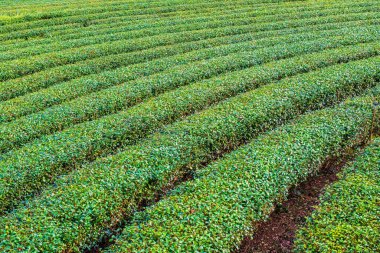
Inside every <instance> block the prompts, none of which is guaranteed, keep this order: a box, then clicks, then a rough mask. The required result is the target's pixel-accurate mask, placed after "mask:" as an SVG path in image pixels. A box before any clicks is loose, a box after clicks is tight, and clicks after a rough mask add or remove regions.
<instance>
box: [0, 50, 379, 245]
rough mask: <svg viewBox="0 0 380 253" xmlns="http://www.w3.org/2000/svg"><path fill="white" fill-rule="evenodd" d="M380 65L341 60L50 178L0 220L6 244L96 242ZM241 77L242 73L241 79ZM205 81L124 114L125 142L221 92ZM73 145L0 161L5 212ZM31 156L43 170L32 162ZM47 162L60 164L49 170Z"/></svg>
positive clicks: (349, 91)
mask: <svg viewBox="0 0 380 253" xmlns="http://www.w3.org/2000/svg"><path fill="white" fill-rule="evenodd" d="M379 62H380V58H379V57H375V58H370V59H367V60H361V61H356V62H351V63H346V64H341V65H338V66H333V67H328V68H324V69H321V70H318V71H315V72H310V73H307V74H302V75H299V76H296V77H292V78H289V79H284V80H283V81H280V82H279V83H274V84H272V85H267V86H264V87H261V88H259V89H257V90H254V91H251V92H248V93H245V94H242V95H239V96H237V97H234V98H231V99H228V100H226V101H225V102H223V103H221V104H219V105H216V106H214V107H211V108H210V109H208V110H205V111H202V112H200V113H196V114H194V115H192V116H189V117H188V118H186V119H185V120H183V121H179V122H177V123H174V124H173V125H170V126H169V127H166V128H164V129H163V130H161V131H159V132H158V133H156V134H153V136H151V137H150V138H148V139H146V140H144V141H143V142H141V143H139V144H137V145H134V146H130V147H128V148H126V149H125V150H124V151H123V152H121V153H118V154H116V155H114V156H110V157H107V158H103V159H99V160H97V161H95V162H94V163H91V164H89V165H86V166H85V167H84V168H79V169H78V170H75V171H73V173H72V174H69V175H67V176H65V177H63V178H60V179H58V180H57V181H55V183H54V187H51V188H49V187H48V189H47V190H46V191H44V192H43V193H42V194H41V195H40V196H39V197H37V198H36V199H35V200H34V201H31V202H27V207H26V208H20V209H18V210H15V211H13V212H12V213H11V214H9V216H5V218H4V219H2V220H1V222H0V224H1V226H3V228H4V227H5V226H6V227H7V232H6V233H4V234H3V238H2V241H4V243H3V245H4V246H3V247H4V248H7V247H11V245H13V244H17V245H18V246H19V247H20V248H21V249H26V248H32V249H37V248H38V249H40V250H45V251H49V250H69V249H70V250H78V249H79V248H81V247H85V246H90V245H93V244H95V243H96V241H97V240H99V239H100V238H101V237H102V236H104V234H105V233H107V232H106V231H107V229H109V228H111V227H113V226H115V225H117V224H118V223H119V222H120V220H122V219H123V218H124V217H125V216H128V215H131V214H132V213H133V212H134V211H135V208H136V207H137V205H138V203H139V202H140V201H141V200H142V199H146V200H147V201H149V200H152V199H154V198H155V194H156V193H157V191H159V190H160V189H161V188H163V187H165V186H167V185H168V184H170V182H172V181H173V180H175V179H176V178H178V177H180V176H181V175H182V174H183V173H184V172H186V171H187V170H188V169H190V170H194V169H196V168H197V167H199V166H201V165H202V164H204V163H207V162H210V161H211V160H213V159H214V158H215V157H216V156H218V155H220V154H222V153H223V152H225V151H227V150H230V149H232V148H235V147H237V146H238V145H240V144H241V143H243V142H245V141H247V140H249V139H251V138H253V137H254V136H256V135H257V134H259V133H262V132H264V131H266V130H268V129H271V128H273V127H275V126H278V125H280V124H282V123H284V122H286V121H288V120H290V119H293V118H295V117H296V116H297V115H300V114H302V113H304V112H306V111H308V110H314V109H319V108H323V107H325V106H328V105H332V104H335V103H337V102H339V101H341V100H343V99H344V98H346V97H347V96H350V95H354V94H356V93H359V92H361V91H363V90H364V89H365V88H366V87H371V86H374V85H375V83H376V81H378V80H379V79H380V68H379V66H380V64H379ZM250 73H252V72H248V74H250ZM264 73H268V72H267V71H264V72H262V74H264ZM237 78H238V77H236V78H235V79H237ZM246 79H247V77H246V76H240V78H239V79H238V82H242V81H244V80H246ZM226 80H227V79H226ZM210 84H212V83H210V82H209V83H207V82H206V83H204V84H203V85H200V86H195V87H192V86H189V87H184V88H182V89H178V90H176V91H174V92H173V93H167V94H164V95H163V96H159V97H157V98H156V99H152V100H150V101H148V102H147V103H144V104H142V105H141V106H139V107H135V108H132V110H131V111H130V113H132V112H135V116H132V114H130V115H129V117H128V118H127V119H126V120H125V121H124V128H125V126H126V125H128V126H130V127H131V131H130V132H129V134H127V135H125V136H124V138H129V139H130V138H135V137H137V136H139V135H140V134H142V133H146V131H148V128H149V127H150V126H152V125H158V124H159V121H160V120H163V119H167V120H168V119H170V118H172V119H173V112H175V113H178V114H180V115H183V113H181V111H182V112H185V113H184V114H187V113H189V112H193V111H194V110H196V109H197V107H198V106H199V105H202V104H204V102H203V101H205V100H206V101H209V100H210V99H212V97H214V96H216V97H217V96H221V95H220V94H221V93H222V92H223V87H224V86H228V84H229V82H228V81H227V82H225V83H223V82H220V83H219V85H220V88H215V86H212V85H210ZM231 88H232V89H234V88H233V87H231ZM206 90H207V91H206ZM205 91H206V92H205ZM227 91H228V89H226V91H225V92H227ZM205 94H210V95H208V96H206V95H205ZM211 94H213V95H211ZM227 94H228V93H227ZM173 95H175V96H173ZM193 99H194V100H193ZM185 109H186V110H185ZM371 112H372V111H371ZM151 115H155V116H154V118H152V117H151ZM353 122H359V120H354V121H353ZM97 127H98V128H97V131H99V135H100V136H102V140H104V138H108V139H109V140H115V138H114V137H112V136H110V135H106V134H105V131H104V129H110V127H109V126H105V125H100V124H98V125H97ZM100 127H105V128H104V129H100ZM137 127H140V130H136V129H137ZM87 129H88V128H87ZM115 134H116V135H119V136H120V135H121V133H120V132H117V133H115ZM66 136H67V137H70V135H66ZM71 136H72V135H71ZM61 138H62V137H61ZM87 138H88V137H86V136H82V139H87ZM71 141H73V142H72V143H65V144H61V145H59V144H58V143H59V139H58V137H56V138H55V139H52V140H51V142H50V143H51V144H52V145H56V148H54V149H55V150H53V148H52V147H48V148H47V149H45V150H42V149H41V146H38V144H37V145H35V146H34V147H33V146H32V147H28V148H29V151H28V150H27V149H20V150H19V151H17V153H14V154H13V156H11V157H8V158H6V159H4V160H3V161H1V162H0V166H1V168H2V171H1V175H2V176H3V179H5V180H3V181H2V182H1V185H0V187H1V188H0V189H1V191H0V193H2V195H1V197H0V199H1V202H0V203H1V204H2V208H3V209H4V207H7V205H9V204H11V203H12V201H13V202H15V200H16V199H19V198H20V196H23V195H24V196H25V193H28V192H29V193H31V192H33V191H35V190H37V189H40V188H41V187H43V186H44V184H45V185H46V183H47V182H50V181H51V179H52V178H54V177H55V176H56V175H57V174H60V173H62V171H63V170H64V169H65V167H64V165H67V164H69V163H70V162H72V161H74V160H75V159H78V157H76V158H73V157H72V155H73V154H74V153H75V152H77V150H79V149H80V148H82V147H83V146H84V145H83V144H82V146H80V147H79V148H78V147H75V146H74V145H78V144H77V143H78V141H77V140H74V139H71ZM46 142H48V141H46ZM101 143H102V142H101ZM101 143H100V144H101ZM86 145H88V147H91V152H95V153H96V154H97V155H100V153H101V151H102V150H103V148H102V149H100V146H101V145H100V146H91V143H89V144H86ZM62 150H64V151H66V152H63V153H62ZM67 151H68V152H67ZM27 152H30V153H29V154H27ZM48 152H52V153H51V154H52V155H49V154H48ZM59 152H61V153H59ZM87 154H88V153H85V154H84V156H83V155H82V156H81V157H79V158H83V157H85V156H86V155H87ZM38 155H40V156H41V158H42V160H44V161H43V162H44V163H45V165H44V164H43V163H41V162H40V164H38V161H37V156H38ZM28 156H29V157H28ZM70 156H71V157H70ZM69 157H70V158H69ZM54 159H61V162H60V163H56V164H54V163H53V161H54ZM33 163H34V164H33ZM59 166H60V168H59ZM31 217H33V218H31ZM2 230H4V229H2ZM31 231H33V233H31Z"/></svg>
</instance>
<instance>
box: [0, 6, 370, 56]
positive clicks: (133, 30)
mask: <svg viewBox="0 0 380 253" xmlns="http://www.w3.org/2000/svg"><path fill="white" fill-rule="evenodd" d="M238 7H239V6H236V5H234V8H233V9H232V8H231V7H230V8H228V6H225V7H224V8H223V9H221V10H220V11H217V10H215V8H210V9H209V12H206V10H205V9H203V8H202V13H197V14H195V15H194V14H193V15H186V16H184V17H181V18H177V19H175V18H173V17H169V18H166V17H165V19H164V20H163V21H161V20H160V21H159V22H158V21H156V22H151V23H149V20H144V23H142V22H141V21H140V20H133V21H129V22H125V21H124V22H120V21H118V20H115V19H113V20H112V21H113V22H112V23H111V24H108V23H106V24H103V23H102V26H99V25H97V24H92V25H96V27H97V29H96V30H95V31H94V32H96V33H95V35H96V36H93V37H90V35H91V34H89V33H88V32H84V31H83V29H81V30H79V31H80V33H79V34H77V35H78V36H80V37H79V39H76V40H69V41H64V40H63V41H62V39H63V38H64V37H66V35H68V34H70V33H69V31H67V29H65V30H64V31H60V33H61V32H62V33H63V34H62V35H65V36H64V37H62V36H60V40H59V41H56V40H57V36H56V33H50V36H53V37H54V38H52V39H50V40H44V41H43V42H44V43H43V44H39V43H38V45H36V41H33V42H31V43H29V44H31V45H32V46H33V47H32V48H30V47H27V48H20V43H17V44H15V45H13V47H14V50H10V49H11V47H8V48H7V49H8V50H7V51H6V52H4V53H0V59H1V60H11V59H16V58H19V57H28V56H33V55H38V54H42V53H48V52H53V51H57V50H62V49H67V48H73V47H79V46H85V45H90V44H96V43H101V42H104V41H114V40H119V39H120V38H123V37H125V35H126V33H125V32H126V31H128V39H131V38H138V37H146V36H152V35H157V34H161V33H168V32H174V31H180V30H178V29H175V28H176V27H177V26H180V29H181V30H183V31H184V30H186V29H187V28H188V27H190V28H192V27H191V24H192V23H196V24H199V25H201V23H200V22H204V23H205V22H210V21H215V20H217V19H219V20H221V19H226V18H232V17H239V16H240V17H241V15H245V14H246V13H247V12H249V13H252V14H253V13H255V14H253V15H255V16H264V15H265V16H266V17H268V16H269V15H277V16H278V8H279V7H276V8H274V9H269V10H268V7H265V9H264V10H261V9H255V10H254V12H253V10H252V8H251V7H245V8H242V9H238ZM296 7H297V6H296ZM342 7H344V6H342V4H339V5H336V6H335V5H334V6H333V5H331V6H329V12H328V14H331V12H330V11H331V9H332V8H335V9H337V8H339V9H341V8H342ZM347 7H349V8H348V9H349V10H352V9H354V7H356V5H352V4H349V5H347ZM358 7H361V8H359V9H357V10H356V11H357V12H364V11H365V10H372V8H373V6H372V8H368V7H367V6H365V7H366V8H362V5H358ZM323 9H325V10H326V6H323V7H320V6H314V5H312V6H310V7H302V8H301V7H297V8H295V7H293V6H291V7H290V8H282V10H281V13H282V15H284V14H285V13H292V12H293V13H294V12H295V11H296V12H300V11H302V12H304V11H314V12H315V11H317V10H318V11H320V10H323ZM252 14H251V15H252ZM367 14H369V13H367ZM200 15H201V16H200ZM325 15H326V14H325ZM155 19H157V18H155ZM120 20H123V19H120ZM265 20H267V18H266V19H265ZM146 22H148V23H146ZM204 23H203V25H204ZM101 27H104V28H102V29H100V28H101ZM73 30H74V31H78V28H77V27H75V28H74V29H73ZM102 31H103V32H102ZM102 34H103V35H102ZM111 34H112V36H110V35H111ZM84 36H85V38H83V37H84ZM51 42H54V43H51ZM47 43H51V44H50V46H49V47H46V44H47ZM24 44H27V43H24Z"/></svg>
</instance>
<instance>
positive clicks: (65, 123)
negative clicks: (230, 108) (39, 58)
mask: <svg viewBox="0 0 380 253" xmlns="http://www.w3.org/2000/svg"><path fill="white" fill-rule="evenodd" d="M308 36H309V35H306V36H302V35H296V36H294V37H293V36H292V37H290V38H289V40H286V39H285V38H281V41H282V42H284V43H280V45H275V46H271V47H267V48H263V49H260V48H261V47H265V45H267V44H266V42H267V40H266V39H263V40H260V41H256V42H255V43H252V42H245V43H238V44H234V45H227V46H222V47H213V48H211V49H206V50H202V51H201V50H198V51H195V52H192V53H188V54H184V55H181V57H175V58H174V59H173V61H170V59H167V58H166V59H164V60H163V61H162V63H163V64H165V67H169V66H170V65H176V66H175V67H172V68H170V69H169V70H167V71H163V72H162V73H157V74H154V75H151V76H148V77H143V78H138V79H136V80H135V81H131V82H127V83H125V84H122V85H118V86H113V87H111V88H109V89H105V90H101V91H99V92H97V93H92V94H90V95H88V96H83V97H81V98H78V99H76V100H72V101H69V102H67V103H63V104H62V105H60V106H55V107H50V108H49V109H47V110H44V111H41V112H40V113H35V114H31V115H28V116H26V117H22V118H20V119H17V120H14V121H12V122H10V123H7V124H3V127H2V129H1V130H0V151H2V152H4V151H8V150H10V149H13V148H16V147H19V146H20V145H21V144H23V143H25V142H28V141H30V140H33V139H34V138H36V137H40V136H42V135H45V134H50V133H54V132H55V131H57V130H63V129H64V128H67V127H69V126H71V125H73V124H78V123H80V122H83V121H86V120H93V119H96V118H98V117H100V116H104V115H107V114H110V113H115V112H117V111H119V110H121V109H125V107H129V106H132V105H135V104H136V103H139V102H141V101H143V100H145V99H148V98H149V97H153V96H157V95H158V94H160V93H163V92H165V91H168V90H172V89H175V88H178V87H180V86H185V85H188V84H189V83H193V82H196V81H199V80H202V79H205V78H211V77H212V76H214V75H220V74H222V73H224V72H226V71H227V72H228V71H236V70H239V69H242V68H243V69H245V68H249V67H251V66H254V65H257V64H262V63H265V62H270V61H272V60H277V59H283V58H285V59H283V60H281V61H280V62H279V63H278V64H279V65H280V66H281V65H282V64H287V65H288V66H289V68H290V67H291V66H292V64H293V61H297V63H299V64H300V61H301V59H307V58H310V57H311V58H312V60H311V61H310V60H309V61H307V63H308V65H307V66H306V67H305V69H303V68H300V66H299V67H298V68H299V70H298V71H299V72H306V71H310V70H313V69H318V68H321V67H325V66H328V65H332V64H337V63H342V62H347V61H350V60H355V59H361V58H366V57H371V56H375V55H378V54H379V53H380V46H379V44H378V43H377V42H373V43H368V44H359V45H355V46H349V47H343V48H338V49H336V50H332V48H334V47H339V46H341V45H345V44H356V43H357V42H358V41H362V36H358V33H355V34H354V35H353V36H347V37H346V38H345V39H342V37H341V36H339V37H337V38H334V37H332V38H330V39H328V40H326V39H318V40H315V41H305V39H307V37H308ZM376 36H377V35H376ZM363 37H364V38H365V39H364V40H367V39H368V40H372V38H371V36H363ZM297 41H302V42H297ZM289 42H290V43H291V42H294V43H293V45H289V44H287V43H289ZM256 43H260V46H257V45H256ZM267 43H269V45H271V44H275V43H277V41H276V40H275V41H273V40H271V39H269V40H268V42H267ZM250 49H252V50H251V51H249V50H250ZM326 49H330V50H326ZM320 50H324V51H322V52H321V53H316V54H312V53H310V52H313V51H320ZM236 51H238V52H237V53H232V54H229V53H230V52H236ZM240 51H243V52H242V53H241V52H240ZM305 53H309V54H306V55H303V54H305ZM224 54H227V56H226V57H216V58H212V57H213V56H215V55H224ZM296 55H301V56H299V57H298V56H296ZM294 56H296V57H294ZM288 57H293V58H288ZM204 58H205V59H208V58H211V59H210V60H203V61H202V60H201V59H204ZM324 59H325V60H324ZM194 60H196V61H195V62H191V61H194ZM187 62H189V63H187ZM186 63H187V64H186ZM179 65H182V66H179ZM304 65H305V64H304ZM153 66H154V68H156V69H157V68H159V66H157V65H153ZM139 69H140V68H139ZM143 70H144V71H146V72H147V71H148V68H143ZM129 71H131V72H133V71H134V69H133V68H131V67H129ZM286 71H287V72H288V73H289V74H284V76H288V75H292V74H295V73H297V72H294V71H293V70H292V69H291V68H290V69H288V70H286ZM98 77H99V79H98V80H99V81H96V80H94V83H96V84H97V85H99V82H104V83H107V84H109V83H110V82H111V81H110V82H108V80H109V79H111V80H118V79H119V78H117V77H116V76H115V75H111V76H110V77H109V78H108V79H107V78H106V77H103V75H99V76H98ZM123 77H124V78H125V77H127V73H126V72H123V74H122V75H121V77H120V78H123ZM95 78H96V77H95ZM277 78H278V77H276V76H275V77H273V78H272V79H269V80H268V81H270V80H276V79H277ZM211 80H213V79H211ZM216 80H218V77H217V78H216ZM249 80H252V79H249ZM85 84H86V85H88V84H89V79H85ZM215 84H216V85H217V84H218V83H217V82H216V83H215ZM79 86H80V84H77V85H76V87H77V88H79ZM253 87H255V86H253ZM247 89H248V90H249V89H250V88H249V87H247V88H246V89H244V90H242V91H245V90H247ZM65 90H68V91H69V93H70V94H71V93H72V90H69V89H64V90H62V92H59V93H58V95H56V96H54V95H53V94H49V95H43V94H42V95H43V96H42V97H43V98H49V99H51V100H53V99H55V101H58V100H59V98H60V97H62V96H64V94H65V93H64V91H65ZM242 91H240V92H242ZM45 94H46V93H45ZM233 94H236V92H235V93H231V94H229V95H233ZM36 103H37V99H36V97H34V100H33V102H31V103H30V104H29V106H28V107H27V106H26V105H25V104H24V106H21V108H22V109H24V108H28V109H31V108H32V107H33V105H34V104H36ZM39 104H43V102H42V101H39ZM0 108H1V106H0ZM8 115H10V116H14V115H17V110H15V108H14V107H11V109H9V114H8ZM4 118H5V117H4ZM78 134H79V132H78Z"/></svg>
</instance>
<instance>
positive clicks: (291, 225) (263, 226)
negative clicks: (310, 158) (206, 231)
mask: <svg viewBox="0 0 380 253" xmlns="http://www.w3.org/2000/svg"><path fill="white" fill-rule="evenodd" d="M346 162H347V158H344V159H341V160H339V161H329V162H327V163H326V164H325V165H324V166H322V169H321V170H320V171H319V173H318V174H317V175H315V176H312V177H309V178H308V179H307V180H306V181H305V182H303V183H301V184H300V185H298V186H297V187H295V188H293V189H291V190H290V191H289V192H290V194H289V196H288V199H287V200H286V201H285V202H283V203H282V204H281V205H278V206H276V208H275V210H274V212H273V213H272V214H271V215H270V217H269V219H268V220H267V221H266V222H262V223H259V225H258V229H257V230H256V232H255V236H254V237H253V238H251V237H246V238H244V240H243V241H242V243H241V245H240V249H239V250H238V251H237V252H238V253H254V252H255V253H256V252H270V253H272V252H273V253H274V252H275V253H287V252H291V251H292V247H293V242H294V239H295V233H296V231H297V229H298V227H300V226H302V225H303V224H304V222H305V220H306V217H308V216H309V215H310V214H311V213H312V211H313V210H314V206H316V205H317V204H318V203H319V196H320V195H321V194H322V193H323V191H324V189H325V188H326V186H328V185H330V184H332V183H333V182H334V181H336V180H337V179H338V178H337V173H338V172H339V171H340V170H341V168H342V167H343V166H344V165H345V164H346Z"/></svg>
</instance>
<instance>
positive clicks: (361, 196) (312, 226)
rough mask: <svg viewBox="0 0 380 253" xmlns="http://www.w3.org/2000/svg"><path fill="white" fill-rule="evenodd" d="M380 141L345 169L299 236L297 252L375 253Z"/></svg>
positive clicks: (379, 233) (379, 237) (379, 240)
mask: <svg viewBox="0 0 380 253" xmlns="http://www.w3.org/2000/svg"><path fill="white" fill-rule="evenodd" d="M379 178H380V138H376V139H375V140H374V141H373V143H372V144H370V145H369V146H368V147H367V148H366V149H365V150H364V152H363V153H362V154H361V155H359V157H358V158H357V159H356V160H355V161H354V162H353V163H352V164H350V165H349V166H347V167H346V168H344V169H343V172H341V173H340V175H339V180H338V181H337V182H336V183H334V184H333V185H331V186H330V187H328V188H327V190H326V192H325V193H324V194H323V195H322V197H321V203H320V205H319V206H318V207H317V208H316V210H315V211H314V212H313V214H312V215H311V216H310V217H309V218H308V219H307V222H306V225H305V227H303V228H301V229H300V230H299V231H298V233H297V239H296V243H295V244H296V248H295V251H296V252H343V251H345V252H376V251H378V249H379V245H380V223H379V218H380V205H379V203H380V180H379Z"/></svg>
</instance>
